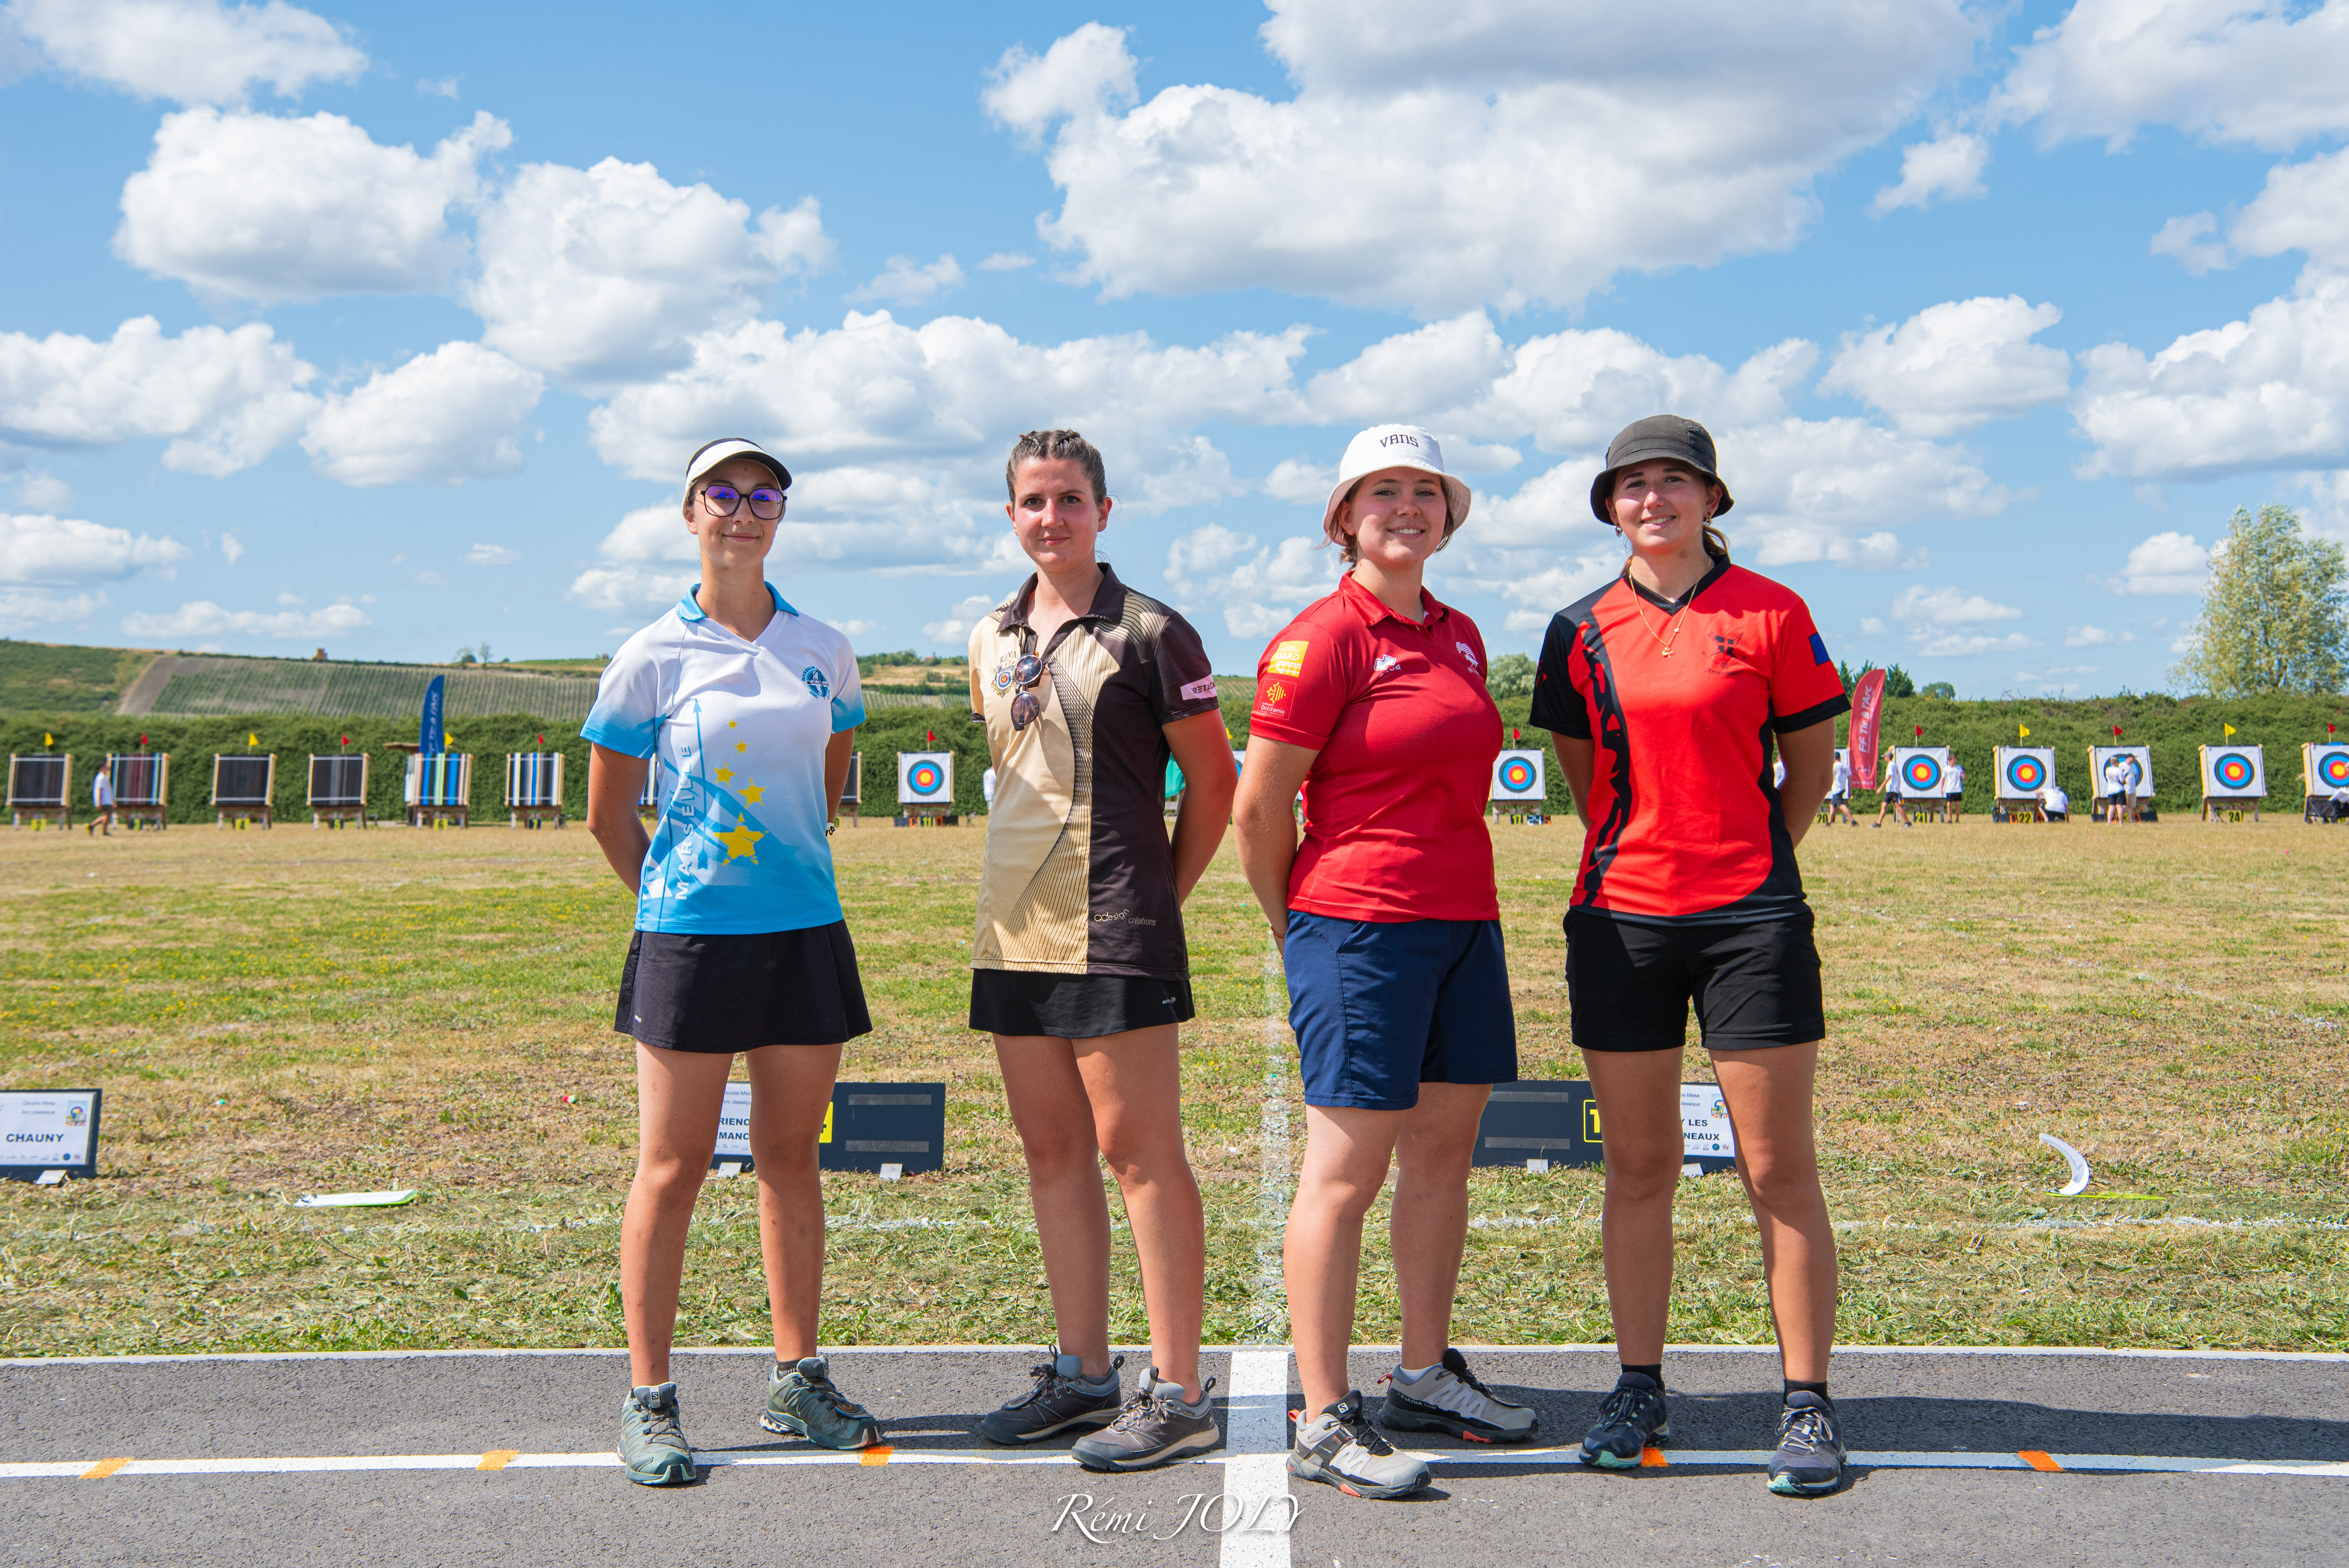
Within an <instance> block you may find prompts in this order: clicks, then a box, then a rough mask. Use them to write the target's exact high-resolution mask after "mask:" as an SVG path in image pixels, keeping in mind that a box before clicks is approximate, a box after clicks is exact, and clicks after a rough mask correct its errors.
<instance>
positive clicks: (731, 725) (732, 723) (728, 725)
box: [726, 719, 737, 729]
mask: <svg viewBox="0 0 2349 1568" xmlns="http://www.w3.org/2000/svg"><path fill="white" fill-rule="evenodd" d="M726 727H727V728H729V729H733V728H736V727H737V726H736V724H735V722H734V721H733V720H732V719H728V720H727V721H726Z"/></svg>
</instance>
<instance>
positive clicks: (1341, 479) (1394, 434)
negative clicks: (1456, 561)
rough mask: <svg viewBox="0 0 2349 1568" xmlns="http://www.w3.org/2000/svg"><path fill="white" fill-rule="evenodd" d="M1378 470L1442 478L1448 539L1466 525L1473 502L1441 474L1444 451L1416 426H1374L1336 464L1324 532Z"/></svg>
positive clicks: (1458, 485)
mask: <svg viewBox="0 0 2349 1568" xmlns="http://www.w3.org/2000/svg"><path fill="white" fill-rule="evenodd" d="M1380 469H1423V470H1424V471H1426V472H1428V473H1431V474H1440V475H1442V476H1443V479H1444V500H1446V501H1447V502H1449V503H1450V507H1451V511H1452V520H1451V523H1450V526H1449V527H1448V528H1447V529H1446V530H1445V532H1446V534H1447V536H1448V535H1449V533H1450V531H1451V530H1452V529H1456V528H1458V527H1459V526H1460V525H1461V524H1462V523H1464V522H1465V521H1468V503H1469V502H1470V501H1471V500H1473V499H1475V498H1474V497H1472V496H1471V495H1470V494H1469V491H1468V487H1467V485H1466V484H1465V483H1464V482H1463V481H1461V480H1458V479H1455V478H1454V477H1453V476H1452V475H1451V474H1448V473H1445V472H1444V449H1443V448H1442V447H1441V446H1439V445H1437V444H1436V440H1435V438H1434V437H1433V436H1431V435H1429V434H1428V433H1427V432H1426V431H1425V430H1423V429H1421V428H1419V427H1418V426H1417V425H1373V426H1371V428H1369V429H1367V430H1364V431H1363V432H1362V433H1361V435H1359V436H1356V437H1355V438H1353V439H1352V440H1350V441H1349V442H1347V443H1346V455H1345V456H1344V457H1343V458H1341V459H1339V462H1338V483H1337V485H1336V487H1335V488H1333V489H1332V490H1330V504H1329V505H1327V506H1325V507H1323V508H1322V509H1321V529H1322V531H1323V532H1325V533H1326V532H1328V531H1329V529H1330V524H1331V523H1332V522H1334V521H1337V517H1338V504H1339V503H1340V501H1342V500H1345V499H1346V497H1347V495H1348V494H1350V492H1351V491H1352V490H1353V488H1354V486H1355V485H1356V484H1357V483H1358V482H1360V480H1361V478H1362V476H1363V475H1365V474H1374V473H1377V472H1378V471H1379V470H1380Z"/></svg>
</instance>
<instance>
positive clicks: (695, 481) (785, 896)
mask: <svg viewBox="0 0 2349 1568" xmlns="http://www.w3.org/2000/svg"><path fill="white" fill-rule="evenodd" d="M791 482H792V476H791V472H790V470H789V469H785V468H784V467H783V465H782V464H781V463H780V462H778V461H777V460H776V459H774V458H772V457H771V456H770V455H768V454H767V453H766V452H764V451H761V449H759V448H758V447H757V446H756V445H754V444H753V443H751V442H750V441H744V440H721V441H712V442H710V443H709V445H708V446H705V447H703V448H702V449H700V450H699V451H698V452H696V453H695V454H694V455H693V458H692V459H691V460H690V461H689V462H688V464H687V468H686V487H685V508H684V510H685V526H686V529H687V531H688V532H690V533H691V534H693V536H694V538H695V541H696V542H697V543H698V546H699V548H700V553H701V581H700V582H699V583H696V584H694V586H693V587H692V588H691V589H689V590H688V592H687V593H686V595H685V597H684V598H683V599H681V600H679V601H678V603H677V604H676V606H675V607H674V608H672V609H671V610H669V611H668V612H667V614H664V615H662V616H661V618H660V619H659V620H657V621H655V622H654V623H653V624H651V625H649V626H647V627H646V628H645V629H644V630H643V631H641V632H638V633H637V634H636V635H635V636H633V637H630V638H629V639H628V640H627V642H626V643H625V644H624V645H622V646H621V648H620V651H619V652H618V653H617V654H616V655H613V658H612V662H611V664H610V665H608V666H606V667H605V671H604V676H603V679H602V682H601V684H600V685H599V686H597V688H596V692H595V710H594V711H593V712H592V713H590V714H589V715H588V717H587V723H586V725H585V727H584V729H583V730H582V733H583V734H584V735H585V737H586V738H587V739H588V740H590V741H592V742H593V743H594V744H595V752H594V756H593V758H592V759H591V761H590V764H589V768H588V775H587V779H588V783H587V825H588V830H589V831H590V832H592V833H594V834H595V840H596V841H597V842H598V843H599V844H601V845H602V846H603V849H604V853H605V857H606V858H607V859H609V860H610V861H611V862H612V869H613V870H614V871H615V872H617V873H618V874H619V878H620V880H621V882H625V883H626V884H627V886H628V888H629V889H630V890H631V891H632V892H635V893H636V937H635V939H634V940H633V941H632V942H631V943H630V944H629V947H628V961H627V966H626V969H624V970H623V971H622V973H621V976H620V997H619V1006H618V1011H617V1014H616V1016H615V1018H614V1021H613V1027H614V1028H615V1029H616V1030H617V1031H618V1032H619V1033H621V1034H625V1035H629V1036H632V1037H635V1039H636V1100H637V1126H638V1132H639V1138H640V1144H639V1148H638V1150H637V1156H636V1181H635V1182H634V1183H633V1184H632V1185H631V1186H630V1188H629V1189H628V1207H627V1213H626V1218H625V1220H624V1221H623V1222H622V1226H621V1231H620V1288H621V1295H622V1298H623V1305H625V1307H626V1314H627V1326H628V1359H629V1365H630V1371H631V1374H632V1387H631V1389H630V1392H629V1395H628V1398H627V1400H626V1404H625V1405H624V1406H623V1408H622V1414H621V1434H620V1458H621V1460H622V1462H623V1463H624V1464H625V1465H626V1469H627V1473H628V1478H629V1479H630V1480H636V1481H641V1482H643V1483H645V1484H647V1485H652V1486H657V1485H663V1484H667V1483H670V1482H677V1481H687V1480H692V1479H693V1477H694V1473H695V1472H694V1464H693V1453H692V1449H691V1447H690V1446H689V1445H688V1443H687V1442H686V1439H685V1435H684V1433H683V1431H682V1430H681V1429H680V1428H679V1425H678V1404H677V1385H676V1384H675V1383H673V1382H672V1381H670V1380H669V1376H668V1357H669V1346H670V1343H671V1341H672V1338H673V1337H674V1336H675V1333H676V1328H677V1305H678V1281H679V1279H680V1277H681V1276H682V1274H684V1270H685V1241H686V1233H687V1229H688V1226H689V1225H690V1223H691V1222H692V1219H693V1201H694V1198H695V1195H696V1194H697V1193H698V1192H699V1191H700V1189H701V1181H702V1177H703V1175H704V1173H705V1172H707V1171H708V1170H709V1159H710V1152H711V1150H713V1149H714V1148H715V1147H716V1145H717V1140H718V1119H719V1109H720V1108H721V1106H722V1105H723V1102H724V1099H725V1095H726V1080H727V1077H728V1075H729V1073H730V1070H731V1068H732V1066H733V1060H734V1055H735V1053H736V1052H738V1051H739V1052H741V1053H743V1054H744V1057H745V1059H746V1061H747V1064H748V1066H749V1068H750V1097H751V1099H750V1152H751V1156H752V1160H753V1161H754V1163H755V1165H756V1168H757V1171H758V1179H759V1188H760V1191H759V1240H760V1250H761V1253H762V1254H763V1256H764V1258H765V1260H766V1270H767V1295H768V1299H769V1302H770V1306H771V1314H772V1316H773V1320H774V1331H775V1367H774V1369H773V1371H772V1372H771V1374H770V1376H769V1377H768V1379H767V1407H766V1409H765V1410H764V1411H763V1412H762V1413H761V1416H760V1418H759V1424H760V1425H761V1427H763V1428H765V1429H767V1430H769V1431H771V1432H782V1433H793V1434H797V1435H799V1436H802V1437H805V1438H807V1439H809V1440H810V1441H812V1442H815V1443H819V1444H822V1445H823V1446H825V1447H828V1448H836V1449H861V1448H864V1447H866V1446H868V1445H869V1444H871V1443H873V1442H874V1441H876V1440H877V1439H878V1438H879V1432H880V1428H879V1423H878V1422H876V1421H875V1420H874V1418H873V1417H872V1415H871V1414H870V1413H868V1412H867V1411H866V1410H865V1409H864V1408H863V1407H862V1406H860V1405H857V1404H855V1403H854V1402H853V1401H851V1400H850V1399H848V1398H846V1397H845V1396H844V1395H843V1394H842V1393H841V1392H840V1390H839V1389H838V1388H837V1387H834V1386H833V1382H832V1379H831V1377H830V1373H829V1371H828V1369H827V1367H826V1366H825V1363H824V1360H823V1357H821V1356H819V1355H818V1354H817V1353H816V1340H815V1332H816V1317H817V1306H818V1299H819V1297H820V1295H821V1293H822V1288H823V1188H822V1186H821V1185H820V1183H819V1179H818V1175H817V1171H816V1156H815V1145H816V1139H817V1137H818V1135H819V1134H820V1133H821V1131H822V1130H823V1119H824V1113H825V1111H826V1110H827V1109H829V1108H830V1106H831V1103H832V1086H833V1078H834V1076H835V1075H836V1074H837V1073H838V1071H839V1068H840V1048H841V1046H842V1044H843V1042H845V1041H847V1040H849V1039H851V1038H853V1037H855V1036H858V1035H862V1034H865V1033H867V1032H869V1031H870V1030H871V1029H872V1027H873V1024H872V1020H871V1018H870V1017H868V1016H867V1015H866V1013H865V1009H864V987H863V985H862V984H861V983H860V982H859V980H858V978H857V974H856V952H855V949H854V947H853V946H852V945H851V944H850V942H849V937H848V924H847V922H846V921H845V920H843V918H842V916H841V909H840V896H839V893H838V892H837V891H836V890H835V889H834V886H833V868H832V851H831V847H830V846H829V845H828V844H827V843H826V842H825V835H826V833H827V831H828V830H829V824H830V820H831V818H832V816H833V811H834V810H835V809H836V803H837V802H838V801H839V799H840V792H841V787H842V785H843V783H845V782H846V779H847V775H848V763H849V756H850V748H851V747H852V746H853V744H854V740H853V737H852V734H851V732H852V731H853V730H854V727H856V726H857V725H859V724H862V723H863V722H864V695H863V691H862V688H861V687H860V686H859V685H858V682H857V677H856V655H855V654H854V652H853V651H852V650H851V649H850V647H849V645H848V639H847V638H846V637H845V636H843V635H842V634H840V633H839V632H837V631H835V630H833V628H832V627H830V626H827V625H825V624H823V622H821V621H817V620H813V619H812V618H810V617H808V616H805V615H802V614H800V613H799V612H798V611H797V610H795V609H793V608H792V606H791V605H790V604H788V603H785V602H784V600H783V596H782V595H781V594H780V593H776V592H775V589H774V586H773V584H771V583H768V582H767V581H766V578H765V573H764V562H765V561H766V557H767V552H768V551H769V550H770V549H771V548H772V547H773V545H774V542H775V533H776V531H777V530H778V528H780V527H781V521H782V515H783V501H784V492H785V491H786V490H789V489H790V488H791ZM647 769H655V770H657V775H658V777H657V787H656V790H655V793H656V795H657V799H659V801H660V824H659V827H658V828H657V830H656V831H655V832H654V833H653V835H652V837H651V839H650V840H649V841H647V838H646V836H645V830H644V827H643V824H642V823H641V822H639V821H638V820H637V817H636V802H637V800H638V799H641V798H642V796H643V793H644V787H645V778H646V774H647Z"/></svg>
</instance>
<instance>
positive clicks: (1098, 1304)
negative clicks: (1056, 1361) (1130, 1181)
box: [995, 1035, 1109, 1377]
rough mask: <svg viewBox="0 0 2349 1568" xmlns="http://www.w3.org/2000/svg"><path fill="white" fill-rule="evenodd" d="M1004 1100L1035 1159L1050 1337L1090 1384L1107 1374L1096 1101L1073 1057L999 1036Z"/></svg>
mask: <svg viewBox="0 0 2349 1568" xmlns="http://www.w3.org/2000/svg"><path fill="white" fill-rule="evenodd" d="M995 1056H996V1059H997V1061H998V1062H999V1063H1000V1064H1001V1065H1002V1068H1003V1093H1004V1098H1005V1099H1008V1100H1009V1102H1010V1105H1011V1124H1012V1126H1013V1127H1014V1128H1016V1129H1017V1130H1019V1141H1020V1144H1021V1146H1022V1148H1023V1150H1025V1152H1026V1154H1027V1157H1028V1197H1029V1202H1030V1203H1031V1204H1032V1205H1033V1206H1034V1208H1035V1211H1036V1239H1037V1243H1038V1245H1039V1246H1040V1249H1041V1250H1042V1252H1043V1253H1044V1279H1045V1282H1046V1284H1048V1285H1049V1286H1050V1290H1051V1294H1052V1331H1053V1333H1054V1335H1055V1336H1057V1338H1058V1341H1059V1344H1060V1346H1061V1350H1063V1351H1064V1352H1066V1353H1067V1354H1069V1355H1071V1356H1074V1357H1078V1358H1079V1360H1080V1361H1081V1363H1082V1367H1083V1371H1084V1375H1085V1376H1086V1377H1100V1376H1102V1374H1103V1373H1106V1372H1107V1371H1108V1370H1109V1202H1108V1200H1107V1199H1105V1198H1104V1197H1103V1196H1102V1183H1101V1164H1100V1146H1099V1145H1098V1144H1097V1143H1096V1142H1095V1141H1094V1135H1093V1112H1092V1100H1091V1099H1090V1098H1089V1097H1088V1096H1087V1095H1086V1093H1085V1082H1084V1077H1083V1075H1082V1074H1081V1073H1080V1072H1078V1070H1077V1059H1076V1051H1075V1049H1074V1047H1072V1046H1071V1044H1070V1042H1068V1041H1067V1040H1063V1039H1055V1038H1052V1037H1050V1036H1046V1035H998V1036H996V1037H995Z"/></svg>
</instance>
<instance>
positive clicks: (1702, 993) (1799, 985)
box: [1566, 909, 1827, 1053]
mask: <svg viewBox="0 0 2349 1568" xmlns="http://www.w3.org/2000/svg"><path fill="white" fill-rule="evenodd" d="M1566 996H1567V1003H1568V1006H1569V1007H1571V1008H1572V1010H1573V1015H1574V1043H1575V1046H1576V1047H1577V1048H1578V1049H1580V1050H1582V1051H1584V1052H1586V1053H1587V1052H1590V1051H1676V1050H1678V1049H1680V1047H1681V1045H1682V1040H1683V1039H1684V1038H1685V1037H1686V1035H1687V1032H1688V1010H1689V1004H1690V1003H1691V1002H1694V1003H1695V1004H1696V1019H1697V1028H1698V1031H1699V1033H1700V1035H1701V1036H1702V1039H1703V1041H1704V1045H1705V1048H1706V1049H1708V1050H1715V1051H1744V1050H1760V1049H1764V1048H1766V1047H1771V1046H1799V1045H1804V1044H1806V1043H1808V1042H1809V1041H1812V1040H1816V1039H1819V1038H1821V1037H1824V1036H1825V1035H1826V1032H1827V1020H1826V1002H1825V1000H1824V999H1823V998H1822V996H1821V995H1820V990H1819V950H1818V947H1817V946H1816V944H1814V943H1813V942H1812V940H1811V912H1810V911H1808V910H1805V911H1804V912H1803V913H1801V914H1799V915H1795V916H1792V917H1790V918H1787V919H1785V920H1760V921H1753V922H1750V923H1746V924H1744V925H1645V924H1641V923H1638V922H1636V921H1629V920H1616V919H1613V918H1611V917H1609V916H1608V915H1604V914H1594V913H1590V912H1588V911H1587V910H1581V909H1575V910H1569V911H1568V912H1567V916H1566Z"/></svg>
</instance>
